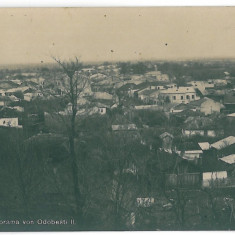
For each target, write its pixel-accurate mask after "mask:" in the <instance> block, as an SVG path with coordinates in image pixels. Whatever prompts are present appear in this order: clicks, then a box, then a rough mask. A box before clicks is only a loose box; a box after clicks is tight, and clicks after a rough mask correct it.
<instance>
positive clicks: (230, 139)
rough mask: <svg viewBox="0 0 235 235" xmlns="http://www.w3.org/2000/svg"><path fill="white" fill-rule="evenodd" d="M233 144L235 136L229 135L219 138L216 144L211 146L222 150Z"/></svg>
mask: <svg viewBox="0 0 235 235" xmlns="http://www.w3.org/2000/svg"><path fill="white" fill-rule="evenodd" d="M232 144H235V136H229V137H226V138H224V139H222V140H219V141H217V142H215V143H214V144H211V147H213V148H215V149H217V150H220V149H223V148H226V147H227V146H230V145H232Z"/></svg>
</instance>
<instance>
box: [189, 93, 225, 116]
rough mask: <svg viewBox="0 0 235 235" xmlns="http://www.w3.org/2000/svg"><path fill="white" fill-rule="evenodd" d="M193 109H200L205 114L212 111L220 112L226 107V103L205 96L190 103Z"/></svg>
mask: <svg viewBox="0 0 235 235" xmlns="http://www.w3.org/2000/svg"><path fill="white" fill-rule="evenodd" d="M189 105H190V106H191V109H195V110H196V111H200V112H201V113H204V114H205V115H209V114H212V113H220V110H221V109H223V108H224V105H223V104H221V103H219V102H216V101H214V100H212V99H210V98H207V97H204V98H202V99H200V100H197V101H193V102H191V103H190V104H189Z"/></svg>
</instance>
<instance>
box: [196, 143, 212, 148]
mask: <svg viewBox="0 0 235 235" xmlns="http://www.w3.org/2000/svg"><path fill="white" fill-rule="evenodd" d="M198 145H199V146H200V148H201V149H202V150H208V149H210V144H209V143H208V142H201V143H198Z"/></svg>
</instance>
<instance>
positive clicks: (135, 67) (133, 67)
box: [119, 62, 148, 75]
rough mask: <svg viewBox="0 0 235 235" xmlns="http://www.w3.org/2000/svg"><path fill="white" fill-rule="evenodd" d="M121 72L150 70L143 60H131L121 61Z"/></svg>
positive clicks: (142, 72)
mask: <svg viewBox="0 0 235 235" xmlns="http://www.w3.org/2000/svg"><path fill="white" fill-rule="evenodd" d="M119 67H120V73H121V74H124V75H126V74H140V75H141V74H145V73H146V72H147V71H148V67H147V65H146V64H145V63H143V62H138V63H130V62H121V63H119Z"/></svg>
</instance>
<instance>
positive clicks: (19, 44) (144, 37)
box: [0, 7, 235, 64]
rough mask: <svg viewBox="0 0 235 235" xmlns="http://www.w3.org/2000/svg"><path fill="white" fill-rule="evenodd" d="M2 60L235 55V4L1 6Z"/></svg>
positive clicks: (137, 58)
mask: <svg viewBox="0 0 235 235" xmlns="http://www.w3.org/2000/svg"><path fill="white" fill-rule="evenodd" d="M0 30H1V31H0V32H1V34H0V53H1V54H0V64H27V63H40V62H41V61H43V62H44V63H47V62H52V56H54V57H57V58H60V59H62V60H67V59H73V58H74V57H75V56H77V57H78V58H80V60H81V61H83V62H89V61H93V62H99V61H127V60H151V59H160V60H165V59H166V60H175V59H200V58H203V59H205V58H235V7H151V8H150V7H149V8H1V9H0Z"/></svg>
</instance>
